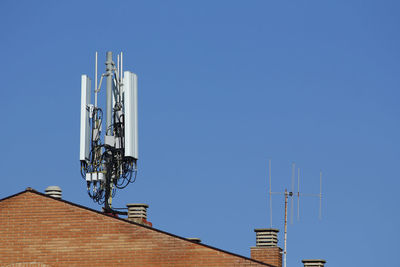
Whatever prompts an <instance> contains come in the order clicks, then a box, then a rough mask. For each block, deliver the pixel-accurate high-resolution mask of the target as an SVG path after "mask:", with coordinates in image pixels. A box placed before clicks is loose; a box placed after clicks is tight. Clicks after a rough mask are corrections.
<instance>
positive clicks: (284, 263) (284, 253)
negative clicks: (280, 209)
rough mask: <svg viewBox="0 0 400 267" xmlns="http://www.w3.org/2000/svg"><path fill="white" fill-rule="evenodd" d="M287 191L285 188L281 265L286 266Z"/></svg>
mask: <svg viewBox="0 0 400 267" xmlns="http://www.w3.org/2000/svg"><path fill="white" fill-rule="evenodd" d="M288 195H289V193H288V191H287V189H285V237H284V240H285V243H284V248H283V267H286V253H287V251H286V240H287V204H288Z"/></svg>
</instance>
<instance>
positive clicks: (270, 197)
mask: <svg viewBox="0 0 400 267" xmlns="http://www.w3.org/2000/svg"><path fill="white" fill-rule="evenodd" d="M268 170H269V213H270V214H269V218H270V221H271V228H272V189H271V159H270V160H269V169H268Z"/></svg>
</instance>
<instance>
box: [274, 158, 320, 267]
mask: <svg viewBox="0 0 400 267" xmlns="http://www.w3.org/2000/svg"><path fill="white" fill-rule="evenodd" d="M268 163H269V164H268V165H269V169H268V174H269V190H268V193H269V208H270V223H271V228H272V195H284V199H285V217H284V228H285V229H284V249H283V267H286V254H287V246H286V242H287V215H288V212H287V210H288V207H287V206H288V198H289V197H290V201H291V209H290V214H291V216H290V221H291V224H293V206H294V196H295V195H297V220H299V219H300V196H311V197H319V219H321V218H322V172H320V175H319V180H320V186H319V189H320V191H319V194H304V193H300V168H298V169H297V194H296V193H295V192H294V190H295V189H294V187H295V186H294V184H295V174H296V165H295V163H294V162H293V163H292V178H291V191H288V190H287V189H285V191H284V192H273V191H272V176H271V160H269V162H268Z"/></svg>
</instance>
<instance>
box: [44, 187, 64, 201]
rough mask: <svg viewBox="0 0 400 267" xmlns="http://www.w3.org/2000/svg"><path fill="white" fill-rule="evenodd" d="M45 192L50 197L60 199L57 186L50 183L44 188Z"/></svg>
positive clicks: (59, 190)
mask: <svg viewBox="0 0 400 267" xmlns="http://www.w3.org/2000/svg"><path fill="white" fill-rule="evenodd" d="M45 194H46V195H48V196H50V197H52V198H56V199H61V196H62V191H61V188H60V187H59V186H56V185H51V186H48V187H47V188H46V190H45Z"/></svg>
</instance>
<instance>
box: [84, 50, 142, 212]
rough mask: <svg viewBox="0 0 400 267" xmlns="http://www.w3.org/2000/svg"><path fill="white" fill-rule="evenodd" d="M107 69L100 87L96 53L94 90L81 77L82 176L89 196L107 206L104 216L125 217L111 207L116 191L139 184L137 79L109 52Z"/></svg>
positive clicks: (102, 76)
mask: <svg viewBox="0 0 400 267" xmlns="http://www.w3.org/2000/svg"><path fill="white" fill-rule="evenodd" d="M105 66H106V68H105V72H104V73H103V74H101V76H100V83H99V84H97V78H98V74H97V52H96V55H95V84H94V88H93V89H92V86H91V79H90V78H89V76H88V75H86V74H83V75H82V76H81V126H80V162H81V175H82V178H83V179H85V181H86V186H87V191H88V194H89V196H90V197H91V198H92V199H93V201H95V202H97V203H99V204H100V205H102V204H104V211H105V212H111V213H120V214H121V213H122V214H124V212H118V211H116V210H113V209H112V206H111V204H112V198H113V197H114V196H115V193H116V190H117V189H123V188H125V187H126V186H127V185H128V184H129V183H132V182H134V181H135V180H136V175H137V160H138V158H139V157H138V112H137V106H138V104H137V90H138V89H137V76H136V74H134V73H132V72H130V71H123V54H122V52H121V53H120V54H118V56H117V63H115V62H114V61H113V55H112V52H107V53H106V62H105ZM103 78H105V79H106V92H105V95H106V102H105V103H106V107H105V111H106V120H105V122H104V121H103V120H104V119H103V109H102V108H101V107H100V106H99V105H98V96H99V93H100V92H101V85H102V82H103ZM92 92H94V104H92V99H91V96H92V94H91V93H92ZM104 124H105V125H104ZM103 127H105V128H103ZM103 129H105V131H103Z"/></svg>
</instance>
